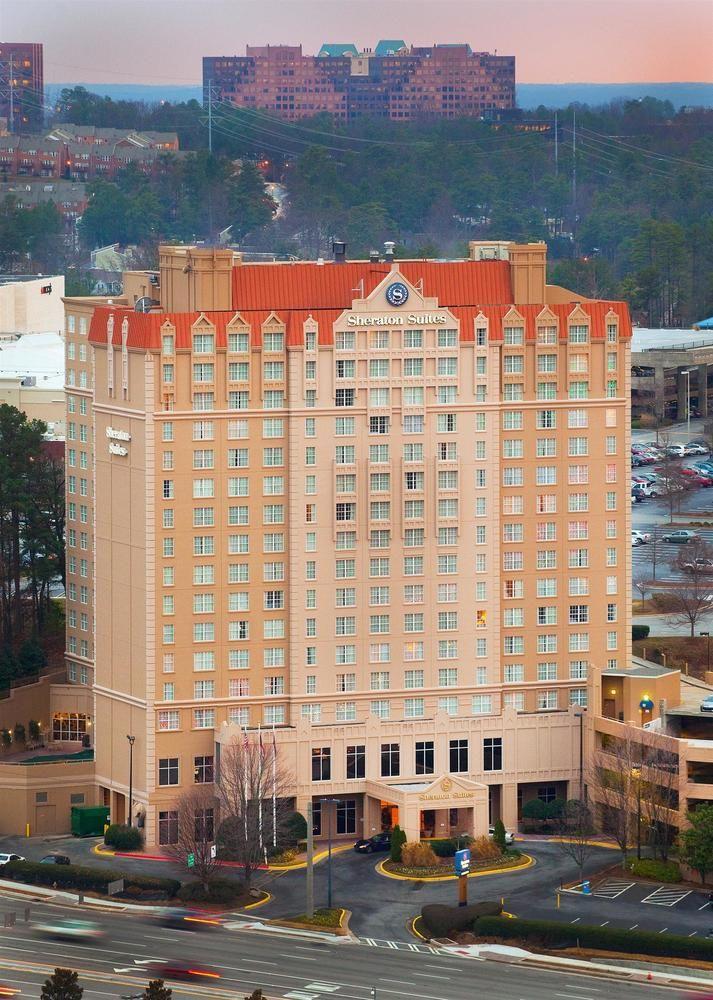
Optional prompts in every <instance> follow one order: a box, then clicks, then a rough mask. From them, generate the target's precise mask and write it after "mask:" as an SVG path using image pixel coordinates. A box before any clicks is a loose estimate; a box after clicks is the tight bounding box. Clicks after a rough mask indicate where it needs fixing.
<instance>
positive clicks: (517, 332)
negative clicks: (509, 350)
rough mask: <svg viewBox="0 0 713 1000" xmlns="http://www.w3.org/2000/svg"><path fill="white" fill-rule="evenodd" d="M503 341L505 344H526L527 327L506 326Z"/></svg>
mask: <svg viewBox="0 0 713 1000" xmlns="http://www.w3.org/2000/svg"><path fill="white" fill-rule="evenodd" d="M503 341H504V343H505V344H516V345H519V344H524V343H525V329H524V327H522V326H506V327H505V329H504V330H503Z"/></svg>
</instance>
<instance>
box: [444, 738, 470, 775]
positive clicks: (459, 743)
mask: <svg viewBox="0 0 713 1000" xmlns="http://www.w3.org/2000/svg"><path fill="white" fill-rule="evenodd" d="M448 764H449V766H448V770H449V771H450V772H451V773H452V774H467V772H468V740H463V739H459V740H450V741H449V743H448Z"/></svg>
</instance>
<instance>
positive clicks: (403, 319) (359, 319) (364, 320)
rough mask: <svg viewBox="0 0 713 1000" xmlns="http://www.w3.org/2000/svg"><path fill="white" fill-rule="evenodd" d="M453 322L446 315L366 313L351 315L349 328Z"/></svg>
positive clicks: (433, 324) (348, 321)
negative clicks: (378, 314) (375, 314)
mask: <svg viewBox="0 0 713 1000" xmlns="http://www.w3.org/2000/svg"><path fill="white" fill-rule="evenodd" d="M450 322H452V320H451V318H450V316H448V315H447V314H446V313H407V314H406V315H403V314H401V315H397V314H396V313H391V314H390V315H386V316H370V315H367V314H364V313H350V315H349V316H347V323H348V324H349V326H435V325H437V324H443V323H450Z"/></svg>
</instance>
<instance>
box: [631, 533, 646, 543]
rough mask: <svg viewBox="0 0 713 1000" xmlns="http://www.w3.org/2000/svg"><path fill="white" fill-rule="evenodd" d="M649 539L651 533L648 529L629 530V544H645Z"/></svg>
mask: <svg viewBox="0 0 713 1000" xmlns="http://www.w3.org/2000/svg"><path fill="white" fill-rule="evenodd" d="M650 541H651V535H650V534H649V533H648V531H632V532H631V544H632V545H646V543H647V542H650Z"/></svg>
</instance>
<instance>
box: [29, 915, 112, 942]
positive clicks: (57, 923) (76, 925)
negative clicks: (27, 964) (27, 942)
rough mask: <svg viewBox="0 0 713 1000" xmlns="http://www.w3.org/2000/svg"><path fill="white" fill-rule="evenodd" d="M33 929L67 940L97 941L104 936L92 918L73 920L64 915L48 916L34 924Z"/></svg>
mask: <svg viewBox="0 0 713 1000" xmlns="http://www.w3.org/2000/svg"><path fill="white" fill-rule="evenodd" d="M35 930H36V931H39V932H40V934H45V935H47V936H48V937H54V938H64V939H65V940H68V941H69V940H80V941H98V940H99V939H100V938H103V937H104V936H105V933H104V931H103V930H102V929H101V927H100V926H99V924H96V923H94V921H93V920H73V919H71V918H65V917H57V918H54V917H50V918H49V919H48V920H46V921H44V922H42V923H38V924H35Z"/></svg>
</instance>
